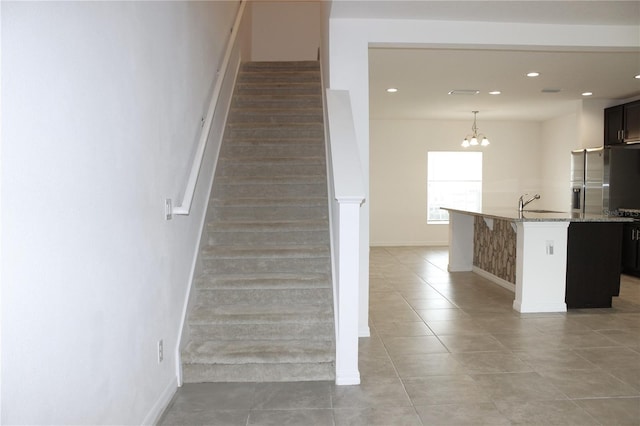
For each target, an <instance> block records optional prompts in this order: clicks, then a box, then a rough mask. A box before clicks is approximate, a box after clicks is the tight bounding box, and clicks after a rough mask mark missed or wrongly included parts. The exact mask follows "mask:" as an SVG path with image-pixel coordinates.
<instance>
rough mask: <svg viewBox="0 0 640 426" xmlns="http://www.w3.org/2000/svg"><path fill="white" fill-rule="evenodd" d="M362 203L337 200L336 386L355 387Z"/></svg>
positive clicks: (357, 378)
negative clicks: (338, 239) (338, 237)
mask: <svg viewBox="0 0 640 426" xmlns="http://www.w3.org/2000/svg"><path fill="white" fill-rule="evenodd" d="M361 203H362V200H338V206H339V207H338V208H339V222H340V223H339V229H340V243H339V244H340V246H339V249H338V252H339V253H338V258H339V261H338V264H339V265H340V268H339V271H338V282H339V283H340V285H339V287H338V291H339V292H338V303H337V306H338V322H339V324H338V335H337V342H336V355H337V356H336V384H337V385H357V384H359V383H360V371H359V370H358V320H359V291H360V285H359V277H360V267H359V264H360V263H359V259H360V244H359V240H360V238H359V236H360V205H361Z"/></svg>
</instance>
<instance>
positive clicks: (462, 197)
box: [427, 152, 482, 224]
mask: <svg viewBox="0 0 640 426" xmlns="http://www.w3.org/2000/svg"><path fill="white" fill-rule="evenodd" d="M441 206H443V207H455V208H459V209H463V210H479V209H481V208H482V153H481V152H428V153H427V223H432V224H438V223H442V224H446V223H449V212H447V211H446V210H440V207H441Z"/></svg>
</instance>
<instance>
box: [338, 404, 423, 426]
mask: <svg viewBox="0 0 640 426" xmlns="http://www.w3.org/2000/svg"><path fill="white" fill-rule="evenodd" d="M334 418H335V425H336V426H390V425H394V426H421V425H422V423H421V422H420V418H419V417H418V414H417V413H416V410H415V409H414V408H413V407H384V408H360V409H354V408H337V409H335V410H334Z"/></svg>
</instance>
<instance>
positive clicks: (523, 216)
mask: <svg viewBox="0 0 640 426" xmlns="http://www.w3.org/2000/svg"><path fill="white" fill-rule="evenodd" d="M441 209H442V210H448V211H450V212H455V213H463V214H468V215H472V216H482V217H488V218H493V219H502V220H510V221H513V222H633V218H630V217H622V216H608V215H594V214H584V213H571V212H560V211H552V210H538V209H531V210H528V211H527V209H525V210H524V211H523V212H522V213H520V212H518V209H507V208H502V209H499V208H498V209H496V208H483V209H482V210H476V211H474V210H460V209H455V208H449V207H441Z"/></svg>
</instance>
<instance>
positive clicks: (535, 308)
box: [513, 221, 569, 313]
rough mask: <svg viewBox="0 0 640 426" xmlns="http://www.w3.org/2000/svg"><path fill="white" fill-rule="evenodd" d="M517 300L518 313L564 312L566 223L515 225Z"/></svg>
mask: <svg viewBox="0 0 640 426" xmlns="http://www.w3.org/2000/svg"><path fill="white" fill-rule="evenodd" d="M517 226H518V228H517V249H516V298H515V300H514V302H513V309H515V310H516V311H518V312H523V313H524V312H566V311H567V304H566V303H565V300H564V298H565V286H566V275H567V232H568V228H569V222H565V221H558V222H518V224H517Z"/></svg>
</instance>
